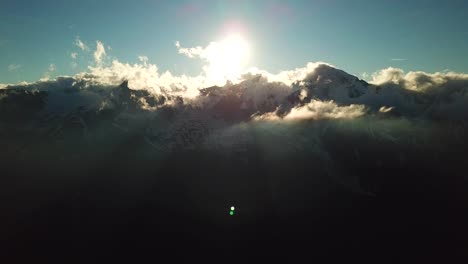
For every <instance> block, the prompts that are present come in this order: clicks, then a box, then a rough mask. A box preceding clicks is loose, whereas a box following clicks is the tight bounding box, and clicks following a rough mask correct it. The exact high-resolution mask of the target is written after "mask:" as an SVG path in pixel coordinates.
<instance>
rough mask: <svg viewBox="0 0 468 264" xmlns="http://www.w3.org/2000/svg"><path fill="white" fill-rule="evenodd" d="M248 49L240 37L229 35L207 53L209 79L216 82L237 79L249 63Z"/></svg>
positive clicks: (245, 42)
mask: <svg viewBox="0 0 468 264" xmlns="http://www.w3.org/2000/svg"><path fill="white" fill-rule="evenodd" d="M249 53H250V48H249V45H248V43H247V41H246V40H245V39H244V38H242V36H240V35H235V34H233V35H229V36H228V37H226V38H225V39H223V40H222V41H220V42H217V43H216V44H215V45H212V46H211V48H210V49H209V50H208V51H207V59H208V61H209V62H210V65H209V66H208V68H207V69H206V72H207V73H208V75H209V77H210V78H211V79H212V80H213V81H216V82H223V81H225V80H226V79H229V80H233V79H236V78H238V77H239V75H240V74H241V73H242V71H243V70H244V69H245V67H246V66H247V64H248V62H249V56H250V54H249Z"/></svg>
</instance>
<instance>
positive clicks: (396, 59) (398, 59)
mask: <svg viewBox="0 0 468 264" xmlns="http://www.w3.org/2000/svg"><path fill="white" fill-rule="evenodd" d="M390 60H391V61H405V60H407V59H402V58H393V59H390Z"/></svg>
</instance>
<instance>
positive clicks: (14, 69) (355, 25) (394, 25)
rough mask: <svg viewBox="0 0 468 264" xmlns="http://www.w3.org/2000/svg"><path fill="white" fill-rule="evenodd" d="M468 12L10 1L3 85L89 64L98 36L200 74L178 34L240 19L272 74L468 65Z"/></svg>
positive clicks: (195, 37)
mask: <svg viewBox="0 0 468 264" xmlns="http://www.w3.org/2000/svg"><path fill="white" fill-rule="evenodd" d="M467 11H468V2H466V1H458V0H452V1H432V0H425V1H421V0H413V1H400V0H393V1H390V0H381V1H375V0H357V1H347V0H343V1H340V0H327V1H326V0H308V1H247V0H238V1H234V0H229V1H201V0H192V1H154V0H153V1H148V0H142V1H120V0H113V1H94V0H93V1H90V0H81V1H59V0H43V1H23V0H14V1H10V0H1V4H0V17H1V19H0V58H1V59H0V83H15V82H19V81H23V80H25V81H35V80H38V79H40V78H41V77H43V76H44V75H45V74H47V72H48V71H50V75H52V76H57V75H73V74H75V73H77V72H81V71H85V70H86V69H87V66H88V65H92V64H93V63H94V61H93V52H94V50H95V49H96V41H98V40H99V41H101V42H102V43H104V47H105V48H106V53H107V55H108V56H107V59H106V62H109V61H110V60H112V59H118V60H119V61H121V62H129V63H137V62H139V61H138V56H140V55H145V56H147V57H148V58H149V61H150V62H151V63H154V64H156V65H157V66H158V68H159V69H160V70H161V71H165V70H169V71H171V72H172V73H174V74H189V75H197V74H199V73H200V72H201V65H202V62H201V61H197V60H191V59H189V58H187V57H186V56H182V55H181V54H178V51H177V48H176V47H175V44H174V43H175V41H180V43H181V44H182V45H184V46H187V47H194V46H198V45H200V46H206V45H208V44H209V43H210V41H214V40H217V39H218V38H219V37H220V36H223V34H225V33H226V31H227V30H228V29H229V28H230V27H231V26H232V25H238V27H240V28H242V29H243V34H244V35H245V36H244V37H245V38H246V39H247V40H248V42H249V43H250V45H251V58H250V61H249V64H250V66H256V67H258V68H261V69H264V70H267V71H270V72H273V73H275V72H278V71H280V70H288V69H294V68H297V67H303V66H304V65H305V64H306V63H307V62H310V61H312V62H314V61H325V62H329V63H331V64H334V65H336V66H337V67H339V68H341V69H343V70H345V71H348V72H350V73H353V74H356V75H360V74H362V73H364V72H367V73H372V72H375V71H377V70H380V69H382V68H386V67H390V66H392V67H398V68H402V69H404V70H406V71H408V70H422V71H427V72H435V71H443V70H446V69H449V70H452V71H457V72H468V59H467V58H468V19H467V18H466V12H467ZM77 37H79V39H80V40H81V41H83V42H84V43H85V44H86V45H87V46H89V49H90V51H88V52H86V51H82V50H81V49H79V48H78V47H77V46H76V45H75V44H74V42H75V41H76V38H77ZM109 46H110V47H111V49H109ZM75 52H76V53H77V58H76V59H72V58H71V53H75ZM74 63H76V65H74ZM51 64H53V65H54V66H55V67H54V68H55V69H53V71H51V70H52V69H49V67H50V65H51Z"/></svg>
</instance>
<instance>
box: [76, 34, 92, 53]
mask: <svg viewBox="0 0 468 264" xmlns="http://www.w3.org/2000/svg"><path fill="white" fill-rule="evenodd" d="M75 45H76V46H77V47H78V48H80V49H81V50H83V51H86V50H89V48H88V46H86V44H85V43H84V42H83V41H81V40H80V37H76V39H75Z"/></svg>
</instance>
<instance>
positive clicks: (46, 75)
mask: <svg viewBox="0 0 468 264" xmlns="http://www.w3.org/2000/svg"><path fill="white" fill-rule="evenodd" d="M56 69H57V67H56V66H55V64H53V63H51V64H49V67H48V68H47V71H46V72H45V73H44V75H43V76H42V78H41V79H39V81H40V82H45V81H48V80H50V78H51V76H52V73H53V72H54V71H55V70H56Z"/></svg>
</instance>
